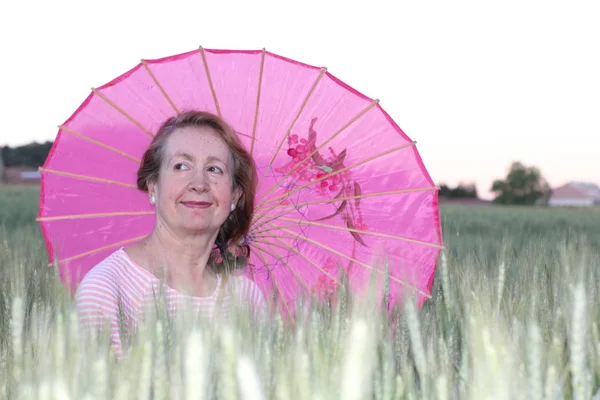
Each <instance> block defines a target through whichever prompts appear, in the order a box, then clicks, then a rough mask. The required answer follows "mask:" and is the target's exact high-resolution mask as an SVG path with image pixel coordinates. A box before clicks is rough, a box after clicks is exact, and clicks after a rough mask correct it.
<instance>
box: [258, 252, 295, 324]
mask: <svg viewBox="0 0 600 400" xmlns="http://www.w3.org/2000/svg"><path fill="white" fill-rule="evenodd" d="M256 250H257V252H256V256H257V257H258V258H259V259H260V261H262V263H263V264H264V265H265V267H266V268H267V269H268V270H269V274H270V275H271V278H272V280H273V285H274V286H275V289H276V290H277V291H278V292H279V296H280V298H281V301H282V302H283V305H284V306H285V309H286V311H287V313H288V315H290V316H291V315H292V313H291V312H290V309H289V308H288V304H287V301H286V299H285V296H284V295H283V290H281V288H280V287H279V283H278V281H277V277H276V276H275V274H274V273H273V270H272V269H271V268H269V264H267V261H266V260H265V258H264V255H263V254H262V250H261V249H256ZM259 253H260V254H259Z"/></svg>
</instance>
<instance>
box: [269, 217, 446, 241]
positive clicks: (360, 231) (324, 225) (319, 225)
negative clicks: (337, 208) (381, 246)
mask: <svg viewBox="0 0 600 400" xmlns="http://www.w3.org/2000/svg"><path fill="white" fill-rule="evenodd" d="M279 220H280V221H286V222H294V223H296V224H299V225H308V226H318V227H322V228H330V229H337V230H340V231H344V232H356V233H361V234H363V235H369V236H377V237H382V238H386V239H395V240H401V241H404V242H410V243H416V244H421V245H423V246H430V247H435V248H437V249H443V248H444V246H440V245H439V244H435V243H429V242H423V241H420V240H416V239H409V238H406V237H403V236H396V235H389V234H387V233H377V232H371V231H363V230H361V229H353V228H346V227H344V226H337V225H330V224H324V223H321V222H314V221H306V220H305V221H303V220H298V219H292V218H285V217H282V218H280V219H279Z"/></svg>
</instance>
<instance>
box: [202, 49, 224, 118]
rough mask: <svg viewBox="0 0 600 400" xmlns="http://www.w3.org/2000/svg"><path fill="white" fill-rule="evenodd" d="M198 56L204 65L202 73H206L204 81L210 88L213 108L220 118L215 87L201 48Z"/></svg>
mask: <svg viewBox="0 0 600 400" xmlns="http://www.w3.org/2000/svg"><path fill="white" fill-rule="evenodd" d="M200 54H201V55H202V64H204V72H205V73H206V79H208V85H209V86H210V91H211V93H212V97H213V100H214V102H215V107H216V108H217V114H218V115H219V117H220V116H221V108H220V107H219V101H218V100H217V92H216V91H215V87H214V86H213V82H212V79H211V77H210V71H209V69H208V63H207V62H206V55H205V54H204V48H203V47H202V46H200Z"/></svg>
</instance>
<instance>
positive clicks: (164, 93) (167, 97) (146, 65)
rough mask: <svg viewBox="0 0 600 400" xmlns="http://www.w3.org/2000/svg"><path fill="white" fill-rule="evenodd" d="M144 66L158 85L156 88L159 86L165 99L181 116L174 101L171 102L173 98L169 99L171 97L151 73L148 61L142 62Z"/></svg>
mask: <svg viewBox="0 0 600 400" xmlns="http://www.w3.org/2000/svg"><path fill="white" fill-rule="evenodd" d="M142 65H143V66H144V68H145V69H146V71H147V72H148V74H150V77H151V78H152V80H153V81H154V83H155V84H156V86H158V88H159V89H160V91H161V93H162V94H163V96H165V98H166V99H167V101H168V102H169V104H170V105H171V107H173V110H175V113H176V114H179V110H178V109H177V107H176V106H175V103H173V101H172V100H171V98H170V97H169V95H168V94H167V92H166V91H165V89H164V88H163V87H162V85H161V84H160V83H159V82H158V79H156V76H154V74H153V73H152V71H150V67H148V64H147V63H146V60H142Z"/></svg>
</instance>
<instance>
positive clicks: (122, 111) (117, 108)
mask: <svg viewBox="0 0 600 400" xmlns="http://www.w3.org/2000/svg"><path fill="white" fill-rule="evenodd" d="M92 92H94V94H96V95H98V97H100V98H101V99H102V100H104V101H105V102H106V103H107V104H108V105H109V106H111V107H112V108H114V109H115V110H117V111H118V112H120V113H121V114H122V115H123V116H124V117H125V118H127V119H128V120H129V121H131V122H133V123H134V124H135V125H136V126H137V127H138V128H140V129H141V130H143V131H144V132H146V133H147V134H148V135H149V136H150V137H154V135H153V134H152V132H150V131H149V130H148V129H146V128H144V126H143V125H142V124H140V123H139V122H138V121H136V119H135V118H133V117H132V116H131V115H129V114H127V113H126V112H125V110H123V109H122V108H121V107H119V106H118V105H116V104H115V103H113V102H112V101H110V100H109V99H108V97H106V96H105V95H103V94H102V93H100V92H99V91H98V90H96V89H94V88H92Z"/></svg>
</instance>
